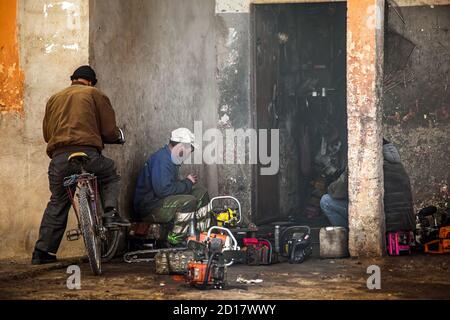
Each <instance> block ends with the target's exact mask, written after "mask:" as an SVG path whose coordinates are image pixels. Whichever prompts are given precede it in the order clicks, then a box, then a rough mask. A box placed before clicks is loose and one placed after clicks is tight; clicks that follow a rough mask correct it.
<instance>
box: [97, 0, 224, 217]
mask: <svg viewBox="0 0 450 320" xmlns="http://www.w3.org/2000/svg"><path fill="white" fill-rule="evenodd" d="M90 13H91V15H90V21H91V34H90V36H91V39H90V48H91V63H92V65H93V66H94V68H95V69H96V71H97V73H98V77H99V85H98V86H99V88H100V89H102V90H103V91H104V92H105V93H106V94H107V95H109V97H110V98H111V100H112V104H113V106H114V108H115V110H116V113H117V119H118V123H119V124H120V125H121V126H122V127H123V128H124V129H125V134H126V135H127V141H128V142H127V144H126V145H125V146H124V147H108V148H107V152H106V153H107V154H108V155H109V156H111V157H112V158H113V159H114V160H116V161H117V163H118V168H119V171H120V174H121V175H122V197H121V210H122V211H123V212H125V213H127V214H131V213H132V210H131V203H132V196H133V193H134V188H135V181H136V177H137V175H138V172H139V170H140V169H141V168H142V167H143V165H144V162H145V160H146V159H147V158H148V156H149V155H150V154H152V153H153V152H155V151H157V150H158V149H159V148H160V147H161V146H163V145H164V144H166V143H168V139H169V137H170V132H171V131H172V130H174V129H176V128H177V127H181V126H183V127H187V128H190V129H191V130H192V129H194V121H203V126H204V130H206V129H209V128H212V127H213V128H215V127H216V122H217V120H216V119H217V112H216V104H217V103H216V91H215V90H216V86H215V83H216V79H215V71H216V59H215V28H214V22H215V21H214V1H213V0H193V1H184V0H171V1H165V0H151V1H150V0H131V1H122V0H92V1H91V7H90ZM189 171H195V172H197V173H198V174H199V176H200V183H202V184H204V185H206V186H208V188H209V190H210V191H211V192H212V193H215V192H217V174H216V173H215V167H214V166H212V167H208V166H202V165H200V166H190V167H185V168H184V173H187V172H189ZM215 190H216V191H215Z"/></svg>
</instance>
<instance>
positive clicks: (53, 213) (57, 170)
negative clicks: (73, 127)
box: [35, 151, 120, 254]
mask: <svg viewBox="0 0 450 320" xmlns="http://www.w3.org/2000/svg"><path fill="white" fill-rule="evenodd" d="M84 152H85V153H86V154H87V155H88V156H89V161H88V162H87V164H86V165H85V169H86V171H87V172H89V173H93V174H95V175H96V177H97V179H98V184H99V188H100V194H101V198H102V202H103V208H105V209H106V208H117V199H118V196H119V192H120V176H119V175H118V174H117V170H116V166H115V164H114V161H113V160H111V159H108V158H106V157H104V156H102V155H101V154H100V153H98V152H96V151H84ZM72 153H73V152H68V153H62V154H59V155H57V156H55V157H54V158H53V159H52V161H51V162H50V166H49V168H48V178H49V182H50V192H51V193H52V195H51V197H50V201H49V203H48V205H47V208H46V209H45V212H44V216H43V218H42V222H41V227H40V230H39V239H38V240H37V242H36V246H35V248H36V249H39V250H41V251H44V252H49V253H54V254H56V253H57V251H58V249H59V245H60V244H61V240H62V237H63V236H64V233H65V230H66V227H67V220H68V214H69V210H70V207H71V203H70V198H69V195H68V194H67V190H66V188H64V185H63V181H64V178H65V177H67V176H70V175H72V174H77V173H79V168H77V167H76V166H75V165H71V164H70V163H69V161H68V158H69V156H70V155H71V154H72Z"/></svg>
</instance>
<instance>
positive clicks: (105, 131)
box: [32, 66, 129, 264]
mask: <svg viewBox="0 0 450 320" xmlns="http://www.w3.org/2000/svg"><path fill="white" fill-rule="evenodd" d="M71 80H72V85H71V86H70V87H68V88H66V89H64V90H63V91H61V92H59V93H57V94H55V95H53V96H52V97H51V98H50V99H49V101H48V103H47V107H46V110H45V117H44V123H43V131H44V139H45V142H47V144H48V145H47V154H48V156H49V157H50V158H51V159H52V160H51V162H50V166H49V170H48V176H49V182H50V191H51V193H52V195H51V198H50V201H49V203H48V205H47V208H46V210H45V212H44V216H43V218H42V223H41V227H40V230H39V239H38V241H37V242H36V246H35V250H34V252H33V257H32V264H44V263H51V262H55V261H56V256H55V254H56V253H57V251H58V248H59V245H60V243H61V240H62V237H63V235H64V232H65V229H66V226H67V218H68V213H69V210H70V207H71V203H70V199H69V197H68V195H67V191H66V190H65V188H64V186H63V180H64V178H65V177H67V176H70V175H72V174H75V173H79V172H78V170H79V169H78V168H75V167H73V166H72V165H71V164H70V163H69V161H68V158H69V156H70V155H71V154H73V153H75V152H84V153H86V154H87V155H88V157H89V159H88V161H87V163H86V166H85V169H86V170H87V171H88V172H90V173H93V174H95V175H96V176H97V178H98V181H99V185H100V192H101V195H102V200H103V208H104V212H105V214H104V216H103V218H104V222H105V225H107V226H128V225H129V222H128V221H127V220H126V219H124V218H121V217H120V215H119V214H118V212H117V198H118V196H119V191H120V185H119V183H120V176H119V175H118V174H117V172H116V167H115V164H114V161H113V160H111V159H108V158H106V157H104V156H102V154H101V152H102V150H103V149H104V143H120V144H123V143H124V142H125V141H124V139H123V133H122V131H121V130H120V129H119V128H118V127H117V125H116V117H115V113H114V110H113V108H112V106H111V102H110V101H109V99H108V97H107V96H106V95H105V94H103V93H102V92H101V91H100V90H98V89H96V88H94V86H95V84H96V83H97V79H96V75H95V72H94V70H93V69H92V68H91V67H89V66H82V67H80V68H78V69H77V70H76V71H75V72H74V74H73V75H72V77H71Z"/></svg>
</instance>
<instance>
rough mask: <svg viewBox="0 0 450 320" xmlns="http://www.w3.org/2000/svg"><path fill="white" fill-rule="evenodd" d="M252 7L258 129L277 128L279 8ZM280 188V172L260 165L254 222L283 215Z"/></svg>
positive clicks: (267, 220)
mask: <svg viewBox="0 0 450 320" xmlns="http://www.w3.org/2000/svg"><path fill="white" fill-rule="evenodd" d="M252 10H253V13H252V14H253V30H254V33H253V35H254V37H255V38H254V41H255V42H254V55H253V58H254V62H253V66H254V92H253V97H254V101H256V105H255V107H256V128H257V129H258V130H259V129H268V130H270V129H277V127H278V123H277V122H278V115H277V95H278V93H277V90H278V83H277V79H278V66H279V63H278V59H279V49H278V48H279V46H278V45H277V43H276V42H277V39H276V30H277V26H276V23H277V19H276V12H275V11H274V10H273V9H271V8H269V7H260V8H258V10H255V6H253V8H252ZM269 139H270V134H269ZM258 145H259V144H258ZM270 145H271V143H270V140H269V145H268V148H269V150H268V151H269V154H270V153H271V150H270ZM278 192H279V179H278V174H277V175H273V176H263V175H261V166H260V165H258V167H257V172H256V194H255V198H256V212H255V215H254V221H253V222H254V223H256V224H257V225H261V224H265V223H268V222H271V221H274V220H276V219H277V218H279V217H278V211H279V194H278Z"/></svg>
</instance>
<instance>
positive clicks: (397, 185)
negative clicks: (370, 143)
mask: <svg viewBox="0 0 450 320" xmlns="http://www.w3.org/2000/svg"><path fill="white" fill-rule="evenodd" d="M383 157H384V162H383V171H384V213H385V219H386V232H395V231H400V230H405V231H408V230H414V229H415V220H414V208H413V200H412V192H411V185H410V182H409V177H408V174H407V173H406V170H405V168H404V167H403V164H402V163H401V160H400V155H399V153H398V150H397V148H396V147H395V146H394V145H393V144H392V143H390V142H388V141H386V140H385V139H383ZM320 207H321V208H322V211H323V213H324V214H325V215H326V216H327V217H328V220H330V223H331V224H332V225H333V226H336V227H345V228H348V170H345V172H343V173H342V174H341V176H340V177H339V178H338V179H337V180H336V181H335V182H333V183H332V184H330V186H329V187H328V194H326V195H324V196H323V197H322V199H321V201H320Z"/></svg>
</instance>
